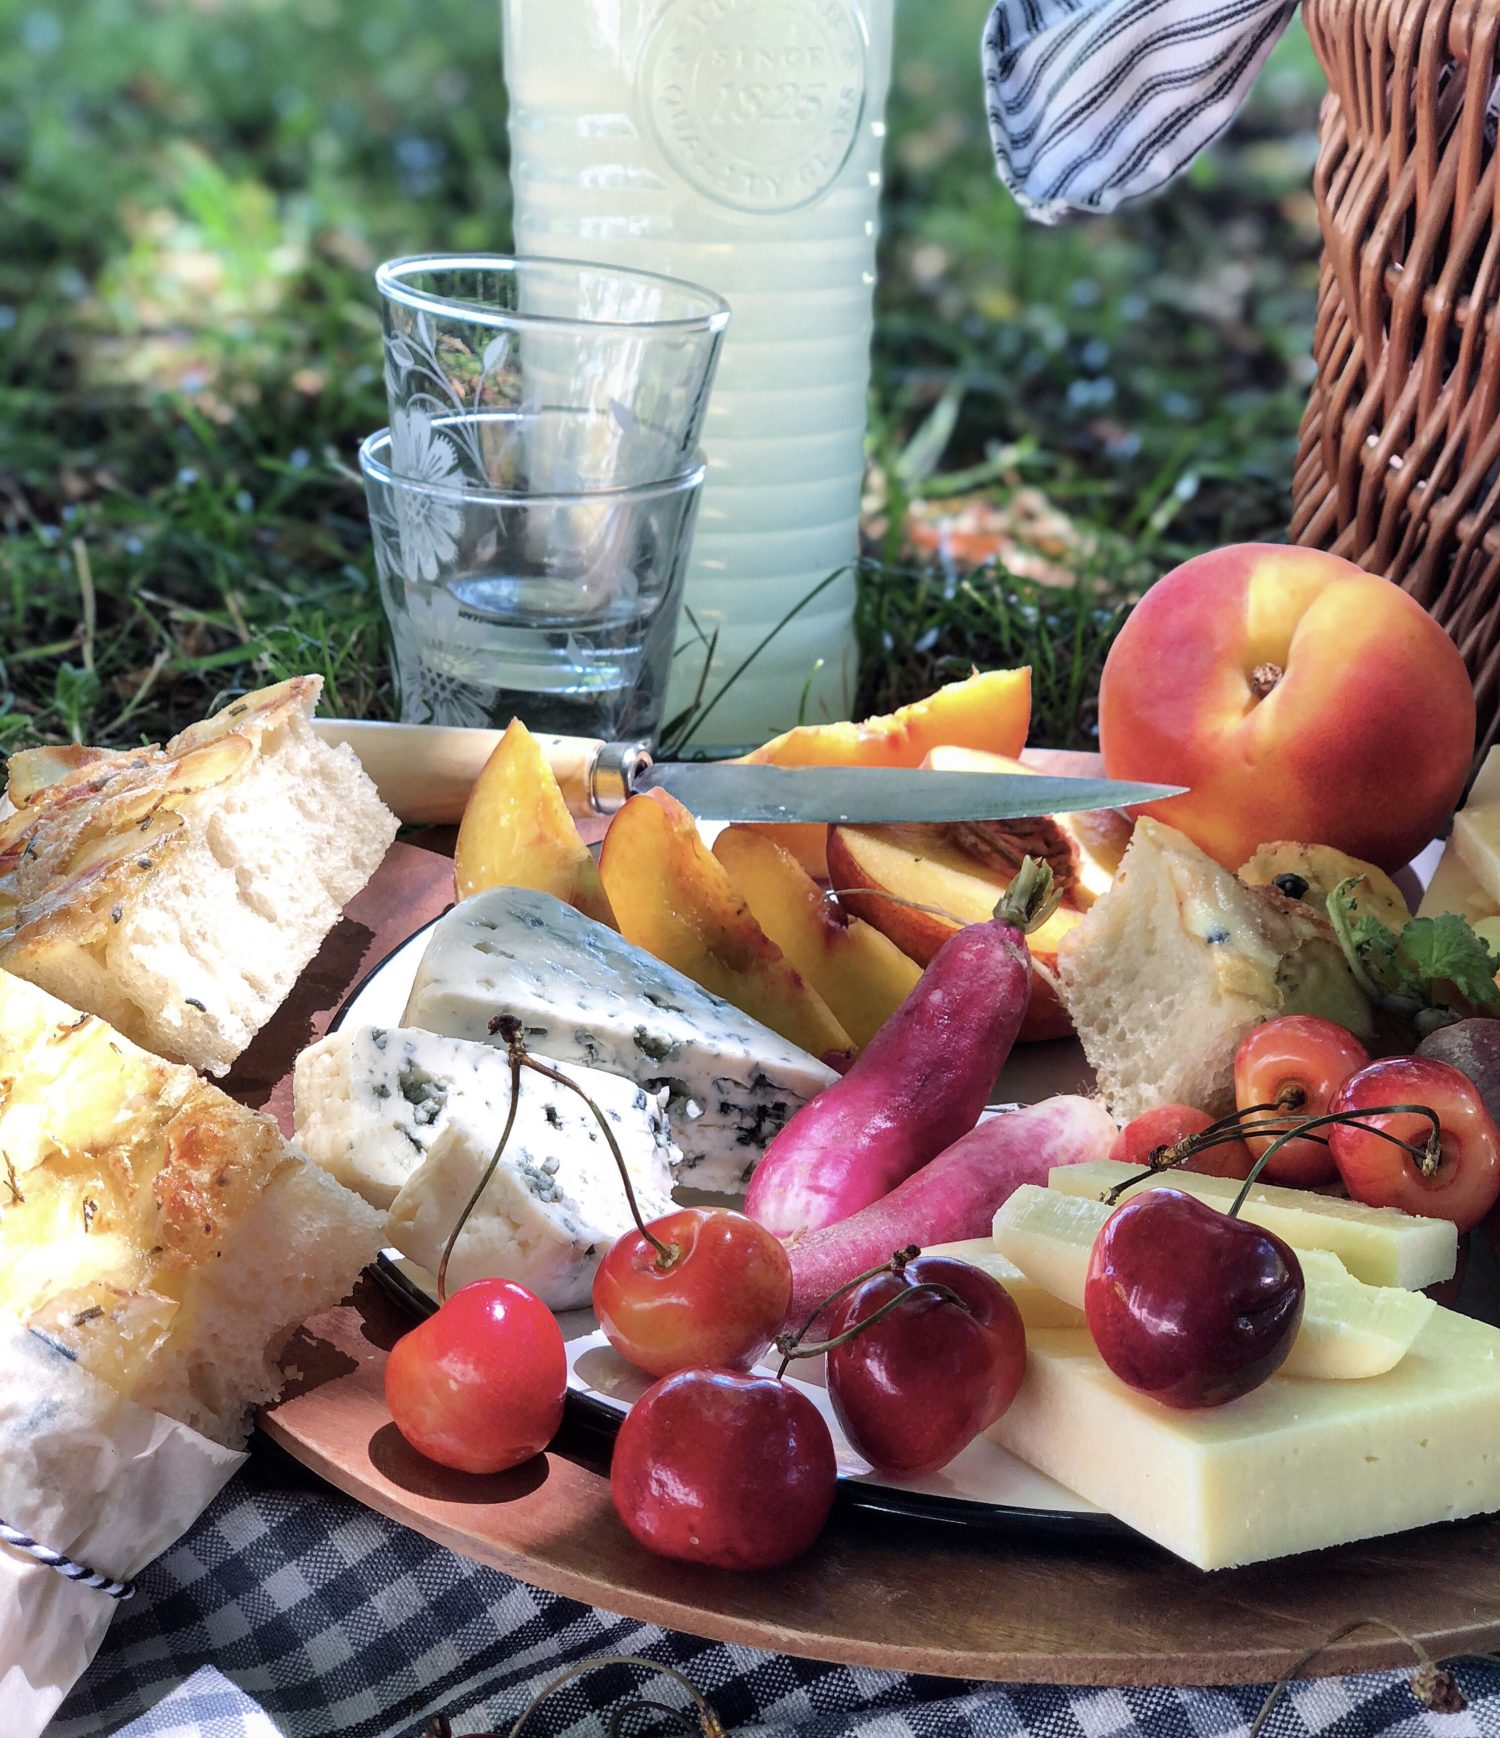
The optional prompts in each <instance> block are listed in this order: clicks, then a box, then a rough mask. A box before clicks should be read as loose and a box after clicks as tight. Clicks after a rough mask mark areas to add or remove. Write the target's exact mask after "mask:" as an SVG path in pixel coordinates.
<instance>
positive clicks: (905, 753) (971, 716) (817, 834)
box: [745, 665, 1031, 877]
mask: <svg viewBox="0 0 1500 1738" xmlns="http://www.w3.org/2000/svg"><path fill="white" fill-rule="evenodd" d="M1030 725H1031V671H1030V669H1029V668H1027V667H1026V666H1024V665H1023V666H1022V667H1021V668H1020V669H1018V670H985V671H982V672H981V671H975V673H974V674H973V675H971V676H967V677H965V678H964V680H963V681H961V682H950V683H948V684H947V686H946V687H943V688H939V689H938V690H937V691H936V693H933V694H929V695H928V696H927V698H926V699H925V700H916V701H913V702H912V704H911V705H909V706H899V707H897V709H896V710H895V711H894V712H891V713H888V714H885V715H883V716H879V717H875V718H866V719H865V720H864V721H863V723H859V724H850V723H846V724H799V725H798V726H797V728H796V729H795V730H788V731H786V732H784V733H783V734H782V735H781V736H777V737H773V738H772V739H771V741H770V742H768V743H766V744H765V745H764V746H763V747H761V748H757V749H755V750H754V751H753V752H752V753H750V754H747V755H746V756H745V759H746V760H750V761H758V762H769V763H770V764H771V765H773V766H896V767H901V766H920V765H921V764H922V762H923V760H924V758H925V757H926V756H927V755H928V754H930V753H931V752H932V750H933V749H935V748H938V747H949V746H952V747H958V748H971V749H979V750H982V751H984V752H986V753H989V754H1003V755H1017V754H1019V753H1020V752H1021V750H1022V748H1023V747H1024V746H1025V744H1026V732H1027V730H1028V729H1029V728H1030ZM764 831H765V832H766V833H767V834H769V835H770V837H771V838H773V839H775V840H776V842H777V843H778V844H779V845H783V846H785V848H786V849H787V850H788V851H790V852H791V853H792V855H793V856H794V857H795V858H796V859H797V861H798V862H799V863H801V864H802V866H803V868H805V869H806V870H807V871H808V873H809V874H811V875H813V876H817V877H821V876H823V875H825V874H826V873H827V868H828V865H827V862H826V859H825V850H826V843H827V836H828V829H827V828H826V827H822V826H769V825H768V826H766V827H765V828H764Z"/></svg>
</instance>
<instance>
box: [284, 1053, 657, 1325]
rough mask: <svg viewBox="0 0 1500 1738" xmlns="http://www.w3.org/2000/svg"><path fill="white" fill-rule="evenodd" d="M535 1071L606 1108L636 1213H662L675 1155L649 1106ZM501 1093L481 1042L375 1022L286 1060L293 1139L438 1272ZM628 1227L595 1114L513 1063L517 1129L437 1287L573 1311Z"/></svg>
mask: <svg viewBox="0 0 1500 1738" xmlns="http://www.w3.org/2000/svg"><path fill="white" fill-rule="evenodd" d="M538 1060H539V1061H541V1060H543V1058H541V1057H538ZM546 1060H548V1061H549V1065H550V1066H553V1067H557V1068H558V1071H559V1072H560V1073H562V1074H565V1075H566V1076H567V1077H568V1078H569V1079H570V1080H572V1081H575V1082H576V1083H577V1084H578V1085H579V1086H581V1087H582V1088H583V1090H584V1091H585V1092H586V1093H587V1094H588V1095H589V1097H590V1098H592V1099H593V1101H594V1102H595V1104H597V1105H598V1106H599V1109H600V1110H601V1111H602V1112H603V1113H604V1116H605V1118H606V1119H607V1121H608V1123H609V1125H610V1129H611V1131H612V1132H613V1134H614V1137H615V1140H616V1141H617V1142H618V1143H619V1147H620V1152H621V1156H622V1157H623V1158H624V1160H625V1165H626V1168H627V1170H628V1171H629V1172H630V1181H631V1186H632V1188H633V1189H634V1190H635V1195H636V1200H637V1202H638V1203H639V1205H640V1209H641V1213H642V1215H643V1217H644V1218H646V1219H648V1220H649V1219H653V1218H656V1217H658V1216H659V1215H660V1214H662V1213H666V1212H670V1211H671V1207H672V1196H671V1191H672V1161H673V1160H674V1159H675V1158H676V1152H675V1149H674V1148H673V1146H672V1143H671V1139H670V1136H669V1130H668V1125H667V1117H666V1111H665V1109H664V1106H663V1103H662V1097H661V1095H659V1094H653V1093H650V1092H648V1091H646V1089H645V1088H644V1087H640V1086H637V1085H636V1084H635V1083H634V1082H633V1081H628V1080H622V1079H620V1077H619V1076H618V1075H614V1074H606V1073H604V1072H603V1071H601V1070H599V1069H595V1068H578V1067H572V1066H569V1065H559V1064H557V1063H552V1062H551V1061H550V1058H549V1059H546ZM510 1095H511V1072H510V1063H509V1061H508V1060H507V1059H506V1058H505V1056H503V1055H502V1054H500V1053H499V1052H498V1051H495V1050H492V1049H490V1047H489V1046H488V1045H484V1044H471V1043H467V1042H465V1041H463V1040H461V1039H453V1038H442V1037H438V1036H436V1035H434V1034H433V1033H431V1032H412V1031H403V1030H400V1029H394V1030H387V1029H385V1028H383V1027H377V1026H365V1027H361V1028H357V1029H355V1030H352V1031H340V1032H335V1033H333V1034H331V1035H330V1036H329V1037H327V1038H324V1039H322V1040H321V1041H320V1042H319V1043H317V1044H314V1045H313V1046H312V1047H311V1048H310V1049H309V1050H306V1051H304V1052H303V1054H302V1056H301V1057H300V1058H299V1059H298V1062H297V1072H296V1077H295V1097H296V1112H295V1114H296V1119H297V1143H298V1145H299V1146H301V1148H302V1149H303V1151H304V1152H306V1153H307V1154H308V1155H309V1156H310V1157H311V1158H314V1159H316V1160H317V1161H318V1162H319V1163H320V1164H322V1165H324V1166H325V1167H326V1168H327V1169H328V1170H329V1171H331V1172H332V1173H333V1174H334V1176H336V1177H337V1178H338V1179H339V1181H340V1182H342V1183H345V1184H347V1185H348V1186H349V1187H350V1188H352V1189H356V1190H358V1191H359V1192H360V1193H361V1194H363V1195H364V1196H365V1197H366V1199H368V1200H369V1201H370V1202H371V1203H372V1204H373V1205H375V1206H380V1207H386V1208H388V1209H389V1216H388V1220H387V1235H388V1236H389V1237H390V1240H391V1242H392V1243H393V1244H394V1245H395V1247H396V1248H397V1249H399V1250H400V1251H401V1252H402V1254H403V1255H407V1256H410V1257H411V1259H412V1260H413V1261H415V1262H418V1263H419V1264H420V1265H421V1266H423V1267H425V1268H428V1269H429V1270H431V1271H433V1272H436V1270H437V1266H438V1263H439V1261H440V1260H441V1259H442V1253H443V1246H444V1244H445V1243H446V1242H447V1240H448V1238H449V1236H450V1235H451V1234H452V1231H453V1227H454V1226H455V1225H456V1224H457V1223H458V1220H459V1215H460V1214H461V1213H462V1212H463V1209H464V1205H465V1203H466V1202H467V1201H468V1199H469V1197H470V1195H471V1194H472V1193H473V1191H474V1186H475V1184H476V1183H477V1182H478V1181H479V1178H480V1176H481V1175H482V1173H483V1171H484V1168H485V1166H486V1165H487V1164H488V1163H489V1161H490V1158H491V1156H492V1155H493V1153H494V1151H495V1147H496V1145H497V1143H498V1142H499V1139H500V1135H501V1132H502V1130H503V1129H504V1127H505V1120H506V1117H507V1116H508V1115H509V1112H510ZM633 1224H634V1220H633V1219H632V1218H631V1214H630V1207H629V1204H628V1202H627V1201H626V1199H625V1189H624V1185H623V1184H622V1183H621V1181H620V1173H619V1170H618V1168H617V1167H616V1165H615V1161H614V1158H613V1156H612V1155H611V1153H610V1150H609V1144H608V1142H607V1141H606V1140H605V1138H604V1135H603V1133H602V1131H601V1130H600V1127H599V1123H598V1120H597V1119H596V1118H595V1116H594V1114H593V1112H592V1111H591V1110H590V1109H589V1107H588V1106H587V1105H586V1104H585V1103H584V1101H583V1100H582V1099H581V1098H580V1097H579V1096H578V1094H577V1093H576V1092H571V1091H569V1089H568V1088H567V1087H565V1086H560V1085H558V1083H557V1082H556V1081H554V1080H548V1079H547V1078H546V1077H545V1076H543V1075H540V1074H538V1073H537V1072H536V1071H535V1070H534V1069H530V1068H524V1069H522V1071H521V1088H520V1103H519V1106H518V1108H517V1111H516V1120H515V1124H514V1126H513V1127H512V1129H511V1132H510V1138H509V1140H507V1142H506V1144H505V1151H504V1153H503V1154H502V1155H501V1158H500V1163H499V1165H498V1166H497V1167H496V1169H495V1173H494V1175H493V1176H492V1177H491V1178H490V1180H489V1182H488V1183H487V1184H486V1185H485V1188H484V1192H483V1194H482V1195H481V1196H480V1198H479V1201H478V1202H477V1203H476V1205H475V1207H474V1210H473V1212H472V1213H471V1214H470V1216H469V1219H468V1222H467V1224H466V1225H465V1227H464V1230H463V1233H462V1235H461V1236H460V1238H459V1240H458V1242H457V1244H456V1245H455V1247H454V1251H453V1256H452V1258H451V1259H450V1262H449V1267H448V1289H449V1291H450V1292H451V1291H454V1290H456V1289H457V1288H458V1287H459V1286H461V1285H467V1284H468V1282H469V1281H470V1280H472V1279H514V1280H519V1281H520V1282H521V1284H522V1285H526V1286H529V1287H530V1288H531V1290H532V1291H534V1292H535V1293H536V1294H537V1296H538V1297H540V1298H541V1299H542V1301H543V1302H544V1303H546V1304H548V1305H550V1306H551V1307H552V1308H553V1309H559V1310H562V1309H574V1308H576V1307H577V1306H578V1305H580V1304H585V1303H587V1302H588V1300H589V1294H590V1291H591V1288H592V1286H593V1279H594V1269H595V1268H596V1267H597V1266H598V1265H599V1261H600V1259H601V1257H602V1256H603V1255H604V1253H605V1251H606V1250H607V1249H608V1248H609V1246H610V1244H611V1243H613V1242H614V1240H615V1239H616V1238H617V1237H618V1236H620V1234H621V1233H622V1232H624V1231H627V1230H629V1229H630V1228H631V1226H632V1225H633Z"/></svg>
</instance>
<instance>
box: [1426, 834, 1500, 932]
mask: <svg viewBox="0 0 1500 1738" xmlns="http://www.w3.org/2000/svg"><path fill="white" fill-rule="evenodd" d="M1450 913H1451V914H1453V915H1454V916H1457V917H1461V918H1463V919H1464V920H1465V921H1466V922H1468V923H1482V922H1483V921H1484V920H1485V918H1487V917H1494V916H1495V915H1496V913H1500V900H1495V899H1491V897H1490V896H1489V894H1488V893H1486V892H1485V890H1484V887H1483V886H1482V885H1481V883H1480V882H1479V880H1478V878H1477V877H1476V876H1475V874H1474V872H1473V870H1472V869H1470V868H1469V866H1468V864H1467V863H1465V862H1464V860H1463V858H1462V857H1460V856H1459V854H1458V851H1457V850H1456V849H1455V847H1454V845H1453V843H1452V841H1451V840H1450V841H1449V843H1448V844H1447V845H1446V846H1445V847H1444V849H1443V854H1442V856H1441V857H1440V858H1439V859H1438V866H1437V868H1436V869H1434V870H1433V872H1432V879H1431V880H1430V881H1429V882H1428V883H1427V891H1426V892H1425V893H1424V894H1423V895H1422V903H1421V904H1420V905H1419V906H1418V907H1417V916H1418V917H1445V916H1447V915H1449V914H1450Z"/></svg>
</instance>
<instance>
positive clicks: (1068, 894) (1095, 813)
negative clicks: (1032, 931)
mask: <svg viewBox="0 0 1500 1738" xmlns="http://www.w3.org/2000/svg"><path fill="white" fill-rule="evenodd" d="M922 765H923V766H930V767H931V768H932V769H933V770H934V771H935V772H1008V773H1028V774H1031V775H1032V776H1035V775H1036V773H1037V771H1038V769H1037V768H1036V767H1030V766H1025V765H1023V764H1022V762H1020V761H1019V760H1014V759H1012V758H1011V757H1010V756H1009V755H1004V754H984V753H981V752H980V751H979V750H978V749H974V748H935V749H933V750H932V752H931V753H930V754H929V755H928V756H927V758H926V759H925V760H924V761H923V762H922ZM1046 821H1047V823H1048V826H1049V829H1055V831H1056V833H1059V834H1061V835H1062V838H1061V844H1062V847H1063V853H1064V859H1065V860H1064V861H1062V862H1057V861H1053V862H1052V870H1053V873H1054V874H1055V875H1056V874H1059V871H1061V875H1060V880H1061V883H1062V890H1063V897H1064V898H1065V899H1066V900H1067V902H1068V904H1070V905H1076V906H1078V908H1079V909H1080V910H1082V911H1087V910H1088V908H1089V906H1091V905H1092V904H1093V903H1094V901H1095V900H1096V899H1098V898H1100V897H1101V896H1102V895H1103V894H1105V893H1107V892H1108V891H1109V884H1110V882H1111V881H1113V880H1114V878H1115V870H1116V869H1118V868H1119V867H1120V859H1121V858H1122V857H1123V856H1124V855H1125V847H1126V846H1127V845H1128V844H1129V843H1130V835H1131V833H1132V832H1133V831H1134V830H1135V822H1134V821H1132V820H1131V819H1130V817H1129V816H1128V815H1127V814H1126V813H1125V812H1124V811H1123V810H1122V809H1089V810H1086V811H1084V812H1082V813H1079V814H1069V815H1049V816H1047V817H1046ZM986 824H987V825H989V823H986ZM992 824H993V825H994V826H995V827H997V828H999V829H1001V830H1005V829H1006V828H1007V827H1009V826H1010V825H1011V823H1008V822H1004V821H997V822H994V823H992ZM1014 825H1015V826H1016V828H1017V829H1018V834H1019V829H1020V828H1021V827H1022V826H1023V825H1024V823H1020V822H1017V823H1014ZM1048 856H1049V861H1052V856H1053V854H1052V853H1050V852H1049V854H1048Z"/></svg>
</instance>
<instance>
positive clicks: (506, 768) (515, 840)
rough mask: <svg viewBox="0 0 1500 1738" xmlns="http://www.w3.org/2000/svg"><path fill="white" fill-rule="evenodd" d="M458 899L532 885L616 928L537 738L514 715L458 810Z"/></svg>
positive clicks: (595, 867) (596, 873) (595, 869)
mask: <svg viewBox="0 0 1500 1738" xmlns="http://www.w3.org/2000/svg"><path fill="white" fill-rule="evenodd" d="M453 869H454V877H455V879H456V881H457V883H458V896H459V898H460V899H467V898H468V896H469V895H470V894H471V893H479V892H481V891H483V889H485V888H486V887H531V888H535V889H536V891H537V892H538V893H550V894H552V896H553V897H554V898H556V899H561V900H562V901H564V903H565V904H568V905H572V906H575V907H576V908H577V909H578V910H579V911H581V912H582V913H583V914H584V916H585V917H592V918H594V919H595V920H596V921H597V922H599V923H607V924H608V925H609V926H610V928H611V929H614V928H615V927H616V924H615V918H614V913H613V912H612V911H611V910H610V908H609V900H608V899H607V898H606V897H605V893H604V883H603V882H602V881H601V880H600V879H599V868H598V865H597V864H596V863H595V862H594V859H593V858H592V857H591V856H590V855H589V849H588V846H587V845H585V844H584V842H583V840H582V839H581V838H580V837H579V836H578V828H577V827H576V826H575V825H574V824H573V817H572V815H570V814H569V813H568V806H567V804H566V803H565V802H564V801H563V796H562V791H561V790H560V789H559V788H558V783H557V780H556V779H555V778H554V777H553V774H552V769H551V767H549V766H548V764H547V762H546V760H545V759H544V758H543V755H542V751H541V749H540V748H539V747H538V746H537V741H536V738H535V737H534V736H533V735H532V734H531V732H530V731H529V730H528V729H527V728H526V726H525V725H524V724H522V722H521V721H520V719H519V718H513V719H512V720H511V722H510V726H509V728H508V729H507V730H506V732H505V734H504V736H502V737H501V738H500V741H499V743H498V744H497V745H496V748H495V751H494V753H493V754H491V756H490V758H489V759H488V760H487V761H486V762H485V763H484V767H483V769H482V770H481V772H480V774H479V777H478V778H477V779H476V780H475V781H474V789H473V790H472V791H471V792H470V794H469V800H468V802H467V804H466V805H465V807H464V818H463V821H462V824H461V825H460V826H459V829H458V844H457V846H456V847H455V848H454V852H453Z"/></svg>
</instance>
